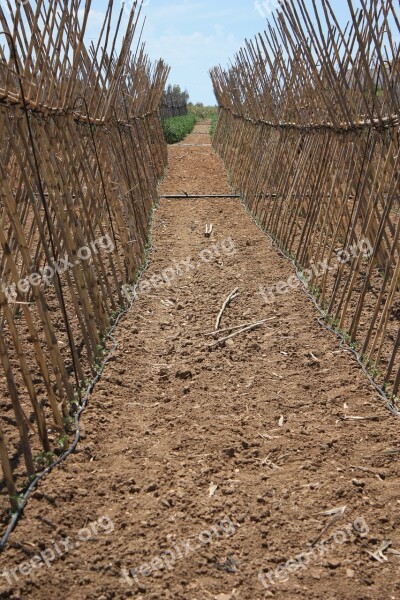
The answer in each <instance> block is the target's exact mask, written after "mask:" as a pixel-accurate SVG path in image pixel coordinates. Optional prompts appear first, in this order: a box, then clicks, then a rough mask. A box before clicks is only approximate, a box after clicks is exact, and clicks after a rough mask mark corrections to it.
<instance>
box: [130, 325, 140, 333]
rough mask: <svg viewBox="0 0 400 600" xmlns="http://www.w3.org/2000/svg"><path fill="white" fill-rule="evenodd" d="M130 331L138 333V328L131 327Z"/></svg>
mask: <svg viewBox="0 0 400 600" xmlns="http://www.w3.org/2000/svg"><path fill="white" fill-rule="evenodd" d="M131 333H133V334H135V335H136V334H138V333H139V329H138V328H137V327H132V329H131Z"/></svg>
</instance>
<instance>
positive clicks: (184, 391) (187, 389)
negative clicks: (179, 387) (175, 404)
mask: <svg viewBox="0 0 400 600" xmlns="http://www.w3.org/2000/svg"><path fill="white" fill-rule="evenodd" d="M189 392H190V387H189V386H188V385H186V386H185V387H184V388H183V393H184V394H189Z"/></svg>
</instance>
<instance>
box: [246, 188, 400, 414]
mask: <svg viewBox="0 0 400 600" xmlns="http://www.w3.org/2000/svg"><path fill="white" fill-rule="evenodd" d="M242 204H243V206H244V208H245V210H246V212H247V213H248V214H249V215H250V216H251V218H252V219H253V221H254V223H255V224H256V225H257V227H258V228H259V229H260V230H261V231H262V232H263V233H264V234H265V235H267V237H268V238H269V239H270V240H271V243H272V246H273V247H274V248H275V249H276V250H277V251H278V253H279V254H280V255H281V256H283V257H284V258H286V259H287V260H288V261H289V262H290V263H292V265H293V266H294V268H295V270H296V276H297V277H298V279H299V280H300V282H301V285H302V288H303V290H304V292H305V293H306V295H307V296H308V297H309V298H310V300H311V301H312V303H313V304H314V306H315V308H316V309H317V311H318V312H319V313H320V315H321V317H318V318H317V321H318V323H319V325H320V326H321V327H323V328H324V329H326V330H327V331H330V332H332V333H333V334H335V335H336V336H337V337H338V338H339V339H340V340H341V342H340V348H342V349H343V350H345V351H346V352H350V353H351V354H353V355H354V356H355V358H356V360H357V362H358V364H359V365H360V367H361V369H362V370H363V372H364V373H365V375H366V376H367V379H368V381H369V382H370V384H371V385H372V386H373V387H374V388H375V390H376V391H377V392H378V394H379V395H380V396H381V398H382V399H383V400H384V401H385V402H386V405H385V406H386V408H387V409H388V410H389V411H390V412H391V413H392V414H393V415H395V416H396V417H400V411H399V410H398V408H396V406H395V405H394V404H393V402H392V401H391V399H390V398H389V397H388V395H387V394H386V392H385V390H384V388H383V387H382V386H380V385H378V384H377V383H376V381H374V379H373V378H372V377H371V375H370V374H369V373H368V371H367V369H366V366H365V364H364V363H363V360H362V356H361V354H359V353H358V352H357V350H354V349H353V348H351V347H350V346H349V345H348V344H347V342H346V339H345V338H344V336H343V335H342V334H341V333H339V332H338V331H336V329H333V327H331V326H330V325H328V324H327V323H326V322H325V318H326V317H327V313H326V312H325V311H324V310H323V309H322V308H321V307H320V306H319V304H318V302H317V301H316V299H315V298H314V296H313V295H312V294H311V293H310V291H309V290H308V287H307V285H306V283H305V280H304V276H303V273H302V271H300V269H299V268H298V266H297V265H296V262H295V261H294V260H293V258H292V257H291V256H289V255H288V254H286V253H285V252H284V251H283V250H282V249H281V248H279V246H278V245H277V243H276V241H275V240H274V238H273V237H272V236H271V235H270V234H269V233H268V232H267V231H266V230H265V229H264V228H263V227H262V226H261V225H260V224H259V223H258V222H257V219H256V218H255V216H254V215H253V213H252V212H251V211H250V210H249V208H248V207H247V205H246V204H245V201H244V199H243V198H242Z"/></svg>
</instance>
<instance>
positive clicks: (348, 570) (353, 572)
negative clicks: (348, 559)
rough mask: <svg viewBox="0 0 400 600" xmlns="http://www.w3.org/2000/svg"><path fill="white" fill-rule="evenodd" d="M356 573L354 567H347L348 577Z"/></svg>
mask: <svg viewBox="0 0 400 600" xmlns="http://www.w3.org/2000/svg"><path fill="white" fill-rule="evenodd" d="M355 574H356V572H355V571H354V569H346V577H350V578H352V577H354V575H355Z"/></svg>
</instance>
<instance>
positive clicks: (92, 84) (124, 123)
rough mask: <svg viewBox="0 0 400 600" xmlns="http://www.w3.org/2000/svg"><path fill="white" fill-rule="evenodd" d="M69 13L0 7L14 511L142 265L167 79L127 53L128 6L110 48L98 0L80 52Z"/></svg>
mask: <svg viewBox="0 0 400 600" xmlns="http://www.w3.org/2000/svg"><path fill="white" fill-rule="evenodd" d="M81 4H82V3H81V2H76V1H75V0H36V1H34V0H31V1H30V2H29V3H16V8H15V10H14V11H13V10H12V8H11V5H9V7H8V8H9V10H8V11H7V12H5V11H3V9H2V8H1V6H0V20H1V28H2V30H3V33H2V34H1V37H0V39H1V38H3V39H2V40H1V44H2V45H1V46H0V137H1V141H2V143H1V147H0V215H1V227H0V244H1V250H0V268H1V285H0V360H1V365H2V371H1V370H0V460H1V469H2V472H1V473H0V494H3V498H6V497H7V495H8V496H9V497H10V498H11V505H12V508H13V509H14V510H15V509H16V507H17V506H18V497H17V496H18V493H19V492H20V491H21V489H23V487H24V485H25V483H26V481H27V480H29V479H30V478H32V477H34V475H35V472H36V471H37V470H38V469H39V470H40V468H43V466H45V465H46V464H48V463H49V462H52V461H53V460H54V455H57V454H60V453H62V452H64V451H65V449H66V448H67V447H68V444H69V435H68V434H69V433H71V424H72V423H73V415H74V412H75V411H76V410H77V408H78V406H79V402H80V394H81V390H82V389H83V388H84V387H85V385H86V384H87V380H88V379H91V378H92V377H93V375H94V374H95V373H96V369H97V368H98V361H99V360H100V359H101V356H102V353H103V352H104V339H105V336H106V334H107V331H108V330H109V328H110V325H111V324H112V323H113V321H114V320H115V318H116V315H117V314H118V312H119V310H120V309H121V306H122V305H124V303H126V300H125V299H124V295H123V292H122V290H123V286H124V284H126V283H127V282H129V283H130V282H133V281H134V279H135V277H136V275H137V273H138V271H139V270H140V268H141V266H142V265H143V262H144V260H145V248H146V244H147V235H148V228H149V222H150V219H151V214H152V208H153V206H154V203H155V201H156V200H157V197H158V194H157V184H158V181H159V179H160V178H161V176H162V175H163V172H164V169H165V166H166V161H167V147H166V143H165V141H164V137H163V133H162V129H161V124H160V118H159V112H158V109H159V104H160V99H161V96H162V93H163V90H164V87H165V84H166V80H167V76H168V71H169V69H168V67H167V66H166V65H165V64H164V63H163V62H162V61H160V62H157V63H156V64H151V63H150V62H149V60H148V57H147V55H146V54H145V50H144V44H142V42H141V41H140V39H139V41H138V42H137V44H136V47H133V41H134V36H135V31H136V28H137V24H138V19H139V16H140V8H139V9H136V3H135V7H134V9H133V10H132V12H131V13H130V15H129V18H128V23H127V26H126V31H124V36H123V42H122V45H118V43H117V39H118V36H119V35H120V33H122V32H121V22H122V16H123V13H122V10H121V13H120V14H117V15H116V17H117V29H116V31H113V33H112V35H111V33H110V31H111V30H112V28H111V23H112V19H114V16H113V1H112V0H110V2H109V4H108V8H107V11H106V16H105V20H104V24H103V27H102V29H101V34H100V39H99V40H98V42H97V43H96V44H93V43H92V44H91V45H90V46H88V47H87V46H86V45H85V43H84V38H85V31H86V28H87V24H88V19H90V18H91V13H90V9H91V2H90V0H87V1H86V2H85V3H84V7H82V6H81ZM117 46H118V47H119V48H120V49H119V50H118V51H117ZM7 493H8V494H7ZM2 508H3V509H4V508H5V507H4V506H3V507H2ZM6 516H7V515H6V511H5V510H3V511H2V512H1V513H0V521H2V520H3V521H4V520H5V519H6Z"/></svg>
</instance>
